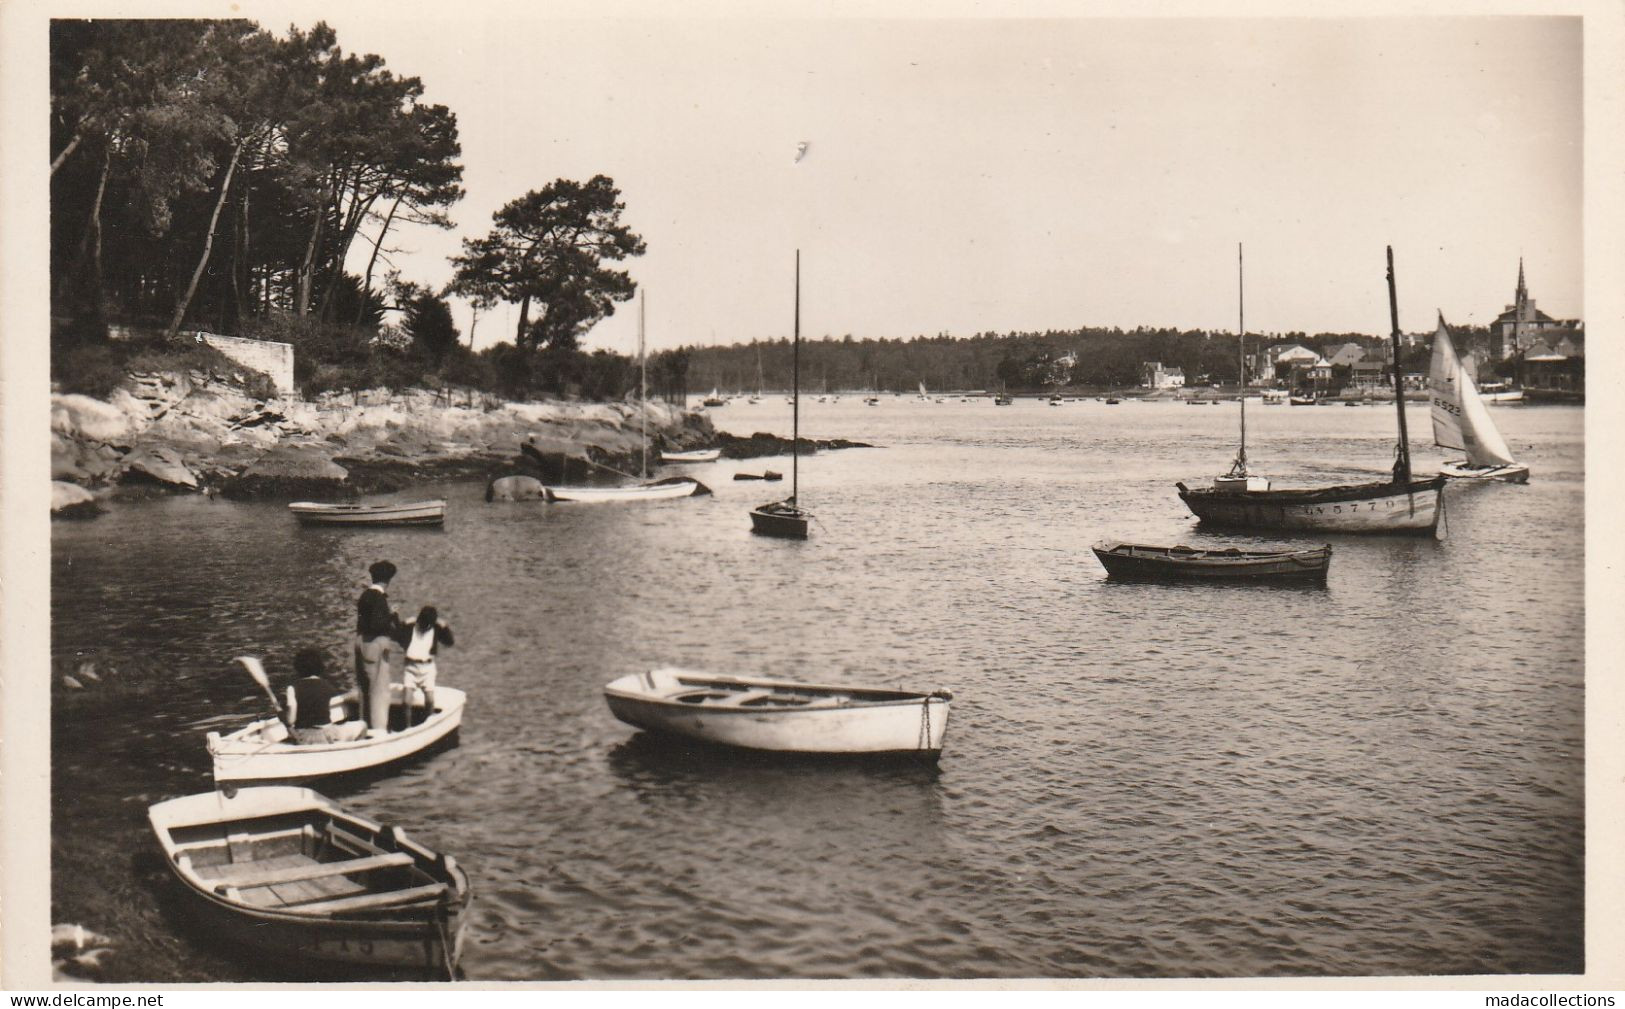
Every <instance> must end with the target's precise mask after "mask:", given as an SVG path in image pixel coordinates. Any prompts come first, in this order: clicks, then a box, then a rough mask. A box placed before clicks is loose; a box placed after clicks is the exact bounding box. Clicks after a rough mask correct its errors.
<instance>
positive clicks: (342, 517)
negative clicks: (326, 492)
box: [288, 499, 446, 526]
mask: <svg viewBox="0 0 1625 1009" xmlns="http://www.w3.org/2000/svg"><path fill="white" fill-rule="evenodd" d="M288 510H289V511H291V512H293V514H294V516H295V517H296V518H298V519H299V521H300V522H301V523H302V524H304V525H334V526H350V525H358V526H424V525H435V526H437V525H440V524H441V523H442V522H444V521H445V520H446V502H445V501H444V500H443V499H442V500H435V501H402V502H399V503H396V504H325V503H323V502H319V501H295V502H293V503H292V504H290V505H288Z"/></svg>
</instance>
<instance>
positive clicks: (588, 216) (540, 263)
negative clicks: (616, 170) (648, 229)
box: [451, 175, 644, 348]
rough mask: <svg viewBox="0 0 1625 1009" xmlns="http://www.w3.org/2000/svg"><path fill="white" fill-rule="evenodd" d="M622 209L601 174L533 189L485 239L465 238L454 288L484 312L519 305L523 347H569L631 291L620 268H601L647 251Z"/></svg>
mask: <svg viewBox="0 0 1625 1009" xmlns="http://www.w3.org/2000/svg"><path fill="white" fill-rule="evenodd" d="M625 209H626V206H625V204H623V203H621V202H620V191H619V190H617V189H616V188H615V183H614V181H613V180H612V179H610V178H609V177H608V176H605V175H595V176H593V178H592V179H591V180H589V181H588V182H586V183H581V182H575V181H572V180H570V179H558V180H556V181H554V182H551V183H549V184H548V185H546V186H544V187H543V188H542V189H540V190H532V191H530V192H528V193H526V194H525V195H524V196H521V197H519V198H518V199H516V200H513V201H512V202H510V203H508V204H507V205H506V206H504V207H503V208H502V209H501V210H498V211H497V212H496V213H495V214H493V215H492V221H493V222H494V224H495V225H496V226H495V227H494V228H492V229H491V232H490V233H489V234H488V235H486V236H485V237H484V238H478V239H465V240H464V241H463V252H462V254H461V255H459V256H456V257H455V258H454V259H453V260H452V262H453V264H454V266H455V267H456V276H455V278H454V279H453V280H452V284H451V291H452V293H455V294H461V295H464V296H466V297H468V298H470V299H471V300H472V301H473V302H474V304H475V305H476V306H478V307H481V308H484V307H489V306H491V305H494V304H496V303H497V302H510V303H518V305H519V323H518V326H517V327H516V329H515V332H514V342H515V343H516V344H517V345H518V346H520V347H566V348H573V347H575V346H576V345H577V344H578V343H579V341H580V339H581V336H582V335H583V334H584V333H586V332H587V330H589V329H591V328H592V327H593V325H594V324H595V323H597V322H598V321H599V320H600V319H603V318H605V317H606V316H610V315H613V314H614V313H615V304H616V302H622V301H627V300H629V299H630V298H631V297H632V294H633V292H634V291H635V290H636V287H637V285H635V284H634V283H633V282H632V278H631V277H629V276H627V274H626V272H625V271H623V270H616V269H613V268H611V267H609V266H607V265H605V264H606V263H607V262H614V261H619V260H623V259H626V258H627V257H629V256H641V255H642V254H643V252H644V243H643V239H642V238H639V237H638V236H637V235H636V234H634V233H633V232H632V230H631V229H630V228H628V227H627V226H626V225H624V224H622V223H621V212H622V211H623V210H625ZM533 306H534V307H536V308H537V309H538V310H539V312H540V314H539V315H538V316H537V317H536V318H535V319H532V318H531V309H532V307H533Z"/></svg>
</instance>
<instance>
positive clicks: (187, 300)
mask: <svg viewBox="0 0 1625 1009" xmlns="http://www.w3.org/2000/svg"><path fill="white" fill-rule="evenodd" d="M246 142H247V141H246V140H239V141H238V142H237V146H236V147H234V148H232V150H231V164H230V165H228V166H227V167H226V178H225V181H223V182H221V183H220V198H219V199H217V200H215V201H214V213H212V214H210V215H209V230H208V232H207V233H205V235H204V238H203V255H201V256H199V257H198V261H197V268H196V269H194V270H193V271H192V282H191V283H189V284H187V285H186V294H185V295H183V296H182V297H181V300H180V301H179V302H178V303H176V305H175V315H174V317H173V318H171V319H170V320H169V329H168V330H166V331H165V333H164V335H165V336H166V337H168V338H169V339H171V340H173V339H174V338H175V334H176V333H177V332H179V331H180V328H181V320H182V319H184V318H186V310H187V309H188V308H189V307H191V304H192V295H194V294H196V293H197V285H198V281H200V280H202V279H203V271H204V270H205V269H207V268H208V265H209V253H210V252H211V251H212V250H213V249H214V229H215V226H216V225H217V224H219V223H220V208H221V207H224V206H225V205H226V194H227V193H228V192H230V191H231V177H232V175H234V174H235V173H236V171H237V160H238V159H239V158H241V157H242V156H243V144H245V143H246Z"/></svg>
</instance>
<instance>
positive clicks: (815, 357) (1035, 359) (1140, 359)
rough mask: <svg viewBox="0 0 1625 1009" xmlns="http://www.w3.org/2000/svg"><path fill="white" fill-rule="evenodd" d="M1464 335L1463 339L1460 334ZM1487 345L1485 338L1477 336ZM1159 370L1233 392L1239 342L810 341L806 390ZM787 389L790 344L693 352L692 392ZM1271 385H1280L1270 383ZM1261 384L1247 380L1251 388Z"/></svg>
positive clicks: (1129, 377)
mask: <svg viewBox="0 0 1625 1009" xmlns="http://www.w3.org/2000/svg"><path fill="white" fill-rule="evenodd" d="M1458 332H1463V331H1458ZM1477 336H1478V337H1479V338H1480V339H1483V338H1487V330H1485V331H1482V332H1480V333H1478V334H1477ZM1347 343H1358V344H1360V345H1361V346H1362V347H1364V348H1366V353H1367V356H1368V357H1369V356H1373V355H1374V354H1376V353H1378V352H1380V349H1381V348H1382V347H1383V346H1385V340H1384V339H1383V338H1381V337H1376V336H1372V335H1369V334H1365V333H1316V334H1314V335H1312V336H1311V335H1309V334H1306V333H1299V332H1294V333H1284V334H1275V335H1264V336H1261V335H1259V334H1248V336H1247V354H1248V356H1249V358H1251V357H1252V356H1253V355H1254V354H1256V353H1257V352H1259V351H1260V350H1262V349H1265V348H1268V347H1272V346H1276V345H1278V344H1300V345H1302V346H1304V347H1308V348H1310V349H1311V350H1314V351H1315V352H1317V353H1320V354H1330V353H1331V352H1332V351H1334V350H1335V349H1336V348H1337V347H1340V346H1342V345H1343V344H1347ZM1430 346H1431V337H1430V338H1429V339H1427V340H1424V341H1422V342H1420V343H1419V344H1418V345H1417V346H1416V347H1414V348H1411V349H1410V350H1409V351H1408V352H1407V354H1406V357H1405V365H1406V367H1407V368H1408V369H1411V370H1420V369H1422V368H1424V367H1425V365H1426V359H1427V353H1428V348H1429V347H1430ZM1148 361H1160V362H1161V363H1162V364H1163V365H1164V366H1165V367H1174V368H1179V369H1181V370H1182V371H1183V372H1184V373H1185V376H1186V380H1187V381H1188V382H1189V383H1191V384H1210V383H1216V384H1223V385H1229V384H1234V383H1235V381H1236V377H1237V372H1238V370H1239V366H1240V364H1239V360H1238V356H1237V346H1236V335H1235V334H1234V333H1212V334H1211V335H1210V334H1209V333H1208V332H1206V331H1200V330H1183V331H1182V330H1174V329H1151V328H1145V327H1140V328H1137V329H1132V330H1124V329H1118V328H1115V327H1114V328H1084V329H1076V330H1049V331H1046V332H1043V333H1021V332H1016V333H1004V334H998V333H978V334H977V335H975V336H972V337H965V338H956V337H950V336H946V335H939V336H916V337H913V338H911V339H863V340H856V339H853V338H852V337H851V336H846V337H841V338H839V339H834V338H825V339H816V340H806V339H803V340H802V343H801V387H802V389H803V390H813V391H818V390H823V389H829V390H831V391H834V390H867V389H874V390H878V391H881V392H904V393H907V392H916V391H918V389H919V386H920V384H921V383H924V384H925V387H926V389H927V390H929V391H931V392H933V393H935V392H943V391H956V390H971V389H998V388H1004V389H1008V390H1010V391H1020V390H1029V391H1030V390H1038V389H1049V388H1059V387H1063V386H1068V385H1073V386H1097V387H1114V386H1115V387H1126V386H1135V385H1139V384H1140V382H1141V379H1142V373H1143V369H1144V365H1145V363H1146V362H1148ZM758 368H760V376H761V378H760V384H761V387H762V388H764V389H772V390H778V389H788V388H790V383H791V368H792V347H791V344H790V341H789V340H787V339H778V340H767V341H753V342H751V343H747V344H735V345H732V346H727V347H695V348H692V349H691V350H690V357H689V369H688V384H689V386H690V388H692V389H694V390H696V391H703V390H707V389H710V388H711V387H713V386H714V387H716V388H718V389H721V390H725V391H735V392H754V391H755V390H756V388H757V385H758V378H757V376H758ZM1270 377H1271V378H1273V376H1270ZM1258 380H1259V377H1258V376H1256V375H1254V374H1252V373H1249V375H1248V381H1249V382H1255V381H1258Z"/></svg>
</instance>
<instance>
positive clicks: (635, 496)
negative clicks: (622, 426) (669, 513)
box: [521, 295, 720, 504]
mask: <svg viewBox="0 0 1625 1009" xmlns="http://www.w3.org/2000/svg"><path fill="white" fill-rule="evenodd" d="M647 302H648V296H647V295H644V296H643V297H641V298H639V299H638V361H639V367H640V372H639V376H638V409H639V412H640V413H641V414H642V415H643V429H642V430H643V461H642V469H641V472H642V474H643V480H644V481H645V482H644V483H641V484H633V485H631V486H629V487H591V486H580V487H548V486H546V485H544V486H543V487H542V497H543V499H544V500H546V501H548V502H550V503H552V502H559V501H577V502H581V503H584V504H589V503H590V504H605V503H609V502H615V501H663V500H665V499H667V498H678V497H695V496H697V495H700V494H709V493H711V488H709V487H707V486H705V484H703V483H700V482H699V481H698V480H695V479H694V478H692V477H686V476H682V477H667V478H665V479H664V480H653V481H651V480H649V360H648V355H646V354H645V353H644V349H643V316H644V308H645V306H646V305H647ZM521 448H523V449H524V450H525V451H526V452H527V453H530V454H538V455H539V453H537V452H536V450H535V449H534V448H532V447H531V446H530V445H529V444H526V445H523V446H521ZM719 454H720V453H719Z"/></svg>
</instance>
